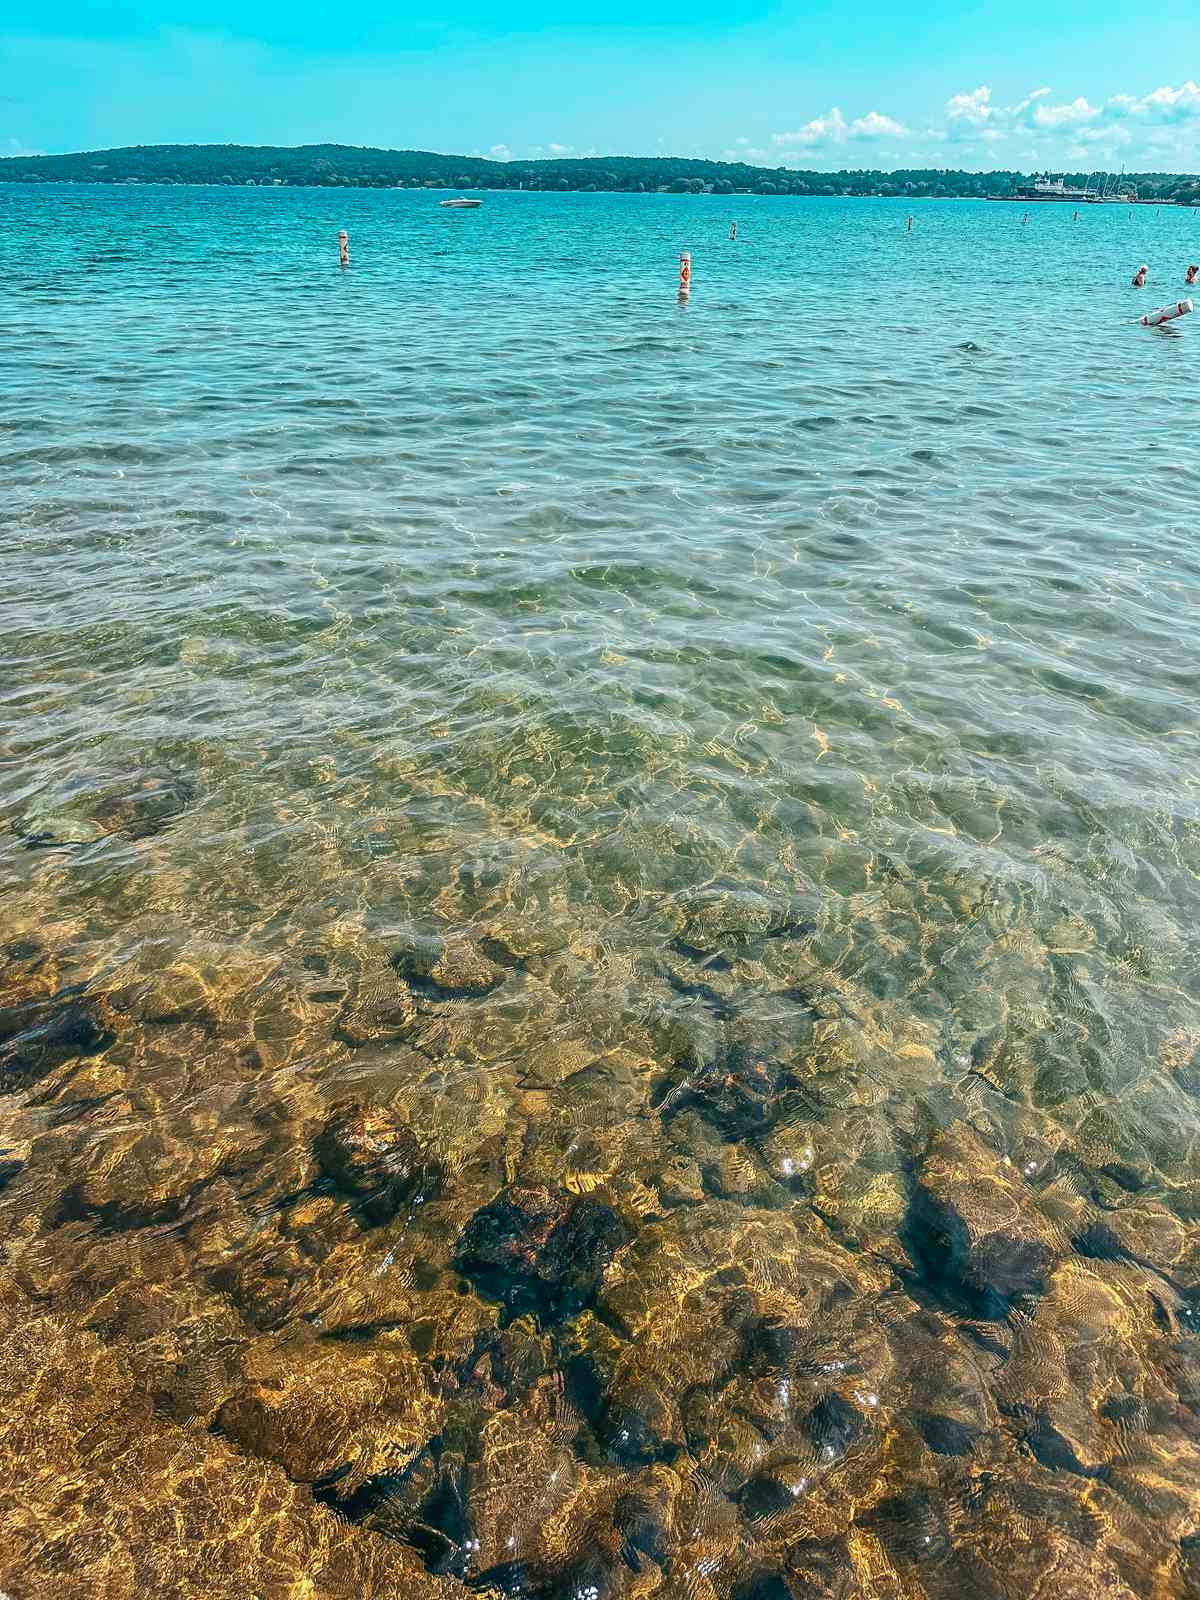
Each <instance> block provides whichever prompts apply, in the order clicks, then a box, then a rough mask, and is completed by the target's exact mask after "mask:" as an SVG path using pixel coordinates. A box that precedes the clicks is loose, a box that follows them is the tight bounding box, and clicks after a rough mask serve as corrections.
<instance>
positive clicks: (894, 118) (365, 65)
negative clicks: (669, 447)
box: [0, 0, 1200, 170]
mask: <svg viewBox="0 0 1200 1600" xmlns="http://www.w3.org/2000/svg"><path fill="white" fill-rule="evenodd" d="M14 13H15V8H14V10H12V11H8V13H7V14H8V15H9V16H10V17H11V18H13V20H12V21H10V22H8V23H7V24H6V23H4V22H0V153H2V154H5V155H16V154H21V153H25V152H27V151H42V150H45V151H62V150H79V149H96V148H103V147H108V146H113V145H122V144H136V143H142V144H153V143H167V142H171V143H174V142H193V141H196V142H201V141H204V142H207V141H218V142H224V141H232V142H237V143H244V144H301V143H314V142H323V141H336V142H340V143H346V144H372V145H388V146H393V147H397V148H416V149H429V150H445V151H453V152H458V153H471V152H474V153H478V154H483V155H487V154H494V155H497V156H499V157H501V158H502V159H503V158H505V157H507V156H510V155H511V156H513V157H523V156H532V155H549V154H577V155H582V154H671V155H704V156H715V157H732V158H740V159H745V160H748V161H751V162H756V163H761V164H765V165H771V166H778V165H791V166H804V167H818V168H834V167H841V166H884V167H891V166H905V165H915V166H955V167H959V166H961V167H970V168H977V169H978V168H989V167H1008V166H1011V167H1019V168H1022V169H1030V168H1035V167H1036V168H1042V167H1051V168H1056V167H1064V166H1066V167H1072V168H1085V169H1088V170H1091V169H1093V168H1102V167H1108V168H1116V167H1119V166H1120V165H1122V164H1124V165H1126V166H1127V167H1129V168H1130V170H1137V169H1149V168H1161V169H1166V170H1196V169H1197V168H1198V167H1200V85H1198V84H1197V82H1196V81H1194V80H1195V79H1197V78H1200V20H1198V16H1197V12H1196V10H1195V8H1194V6H1188V7H1183V6H1179V7H1178V8H1177V9H1172V7H1171V6H1168V8H1167V9H1166V10H1156V11H1154V12H1150V11H1147V10H1146V9H1144V8H1141V7H1136V6H1134V5H1133V4H1132V3H1131V0H1094V3H1084V0H1062V3H1061V4H1058V5H1054V4H1050V3H1047V0H1038V3H1034V0H953V3H951V0H926V3H924V4H922V5H918V6H914V7H913V8H912V9H911V10H907V8H904V9H902V8H897V7H895V6H889V5H884V4H882V3H881V0H862V3H861V4H857V5H850V4H847V3H846V0H810V3H806V4H797V3H791V0H785V3H782V4H772V3H769V0H723V3H721V4H718V3H717V0H693V3H691V4H686V5H685V4H673V5H672V4H668V3H666V0H641V3H638V0H615V3H613V4H611V5H610V6H609V7H608V8H607V9H606V10H605V11H604V12H602V13H601V12H599V11H588V10H580V9H577V8H567V7H563V6H561V5H556V4H552V3H550V0H516V3H515V4H513V5H511V6H509V7H507V8H506V7H502V6H497V5H495V4H490V3H486V0H460V3H459V4H457V5H456V6H455V7H454V8H453V16H452V20H449V21H447V20H446V17H445V14H444V12H443V11H442V10H441V9H440V8H437V7H435V6H434V5H433V4H432V0H416V3H415V4H412V5H409V6H405V5H404V4H403V0H401V4H400V5H396V4H394V3H390V4H384V3H383V0H359V3H357V4H355V5H352V6H337V5H330V4H328V3H327V0H326V3H321V4H318V3H317V0H246V3H238V0H208V3H207V4H200V3H198V0H157V3H155V4H150V3H148V0H111V3H104V0H62V3H59V4H56V5H55V6H53V7H47V8H46V10H45V12H42V11H41V10H40V8H38V10H37V11H35V9H34V8H32V7H26V8H24V14H23V16H22V17H21V18H20V26H19V27H18V26H17V25H16V17H15V14H14ZM35 16H44V17H45V18H46V19H47V20H46V21H45V22H38V21H35V20H33V19H34V18H35Z"/></svg>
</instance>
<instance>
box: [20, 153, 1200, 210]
mask: <svg viewBox="0 0 1200 1600" xmlns="http://www.w3.org/2000/svg"><path fill="white" fill-rule="evenodd" d="M1065 176H1066V179H1067V181H1068V183H1074V184H1083V183H1085V182H1087V180H1088V178H1089V176H1090V175H1089V174H1087V173H1067V174H1065ZM0 181H4V182H9V183H219V184H260V185H264V184H265V185H277V184H299V185H320V186H324V187H333V188H339V187H340V188H345V187H362V188H394V187H396V186H397V185H399V186H401V187H404V188H422V187H431V188H438V187H449V188H455V189H467V188H483V189H542V190H547V189H549V190H555V189H561V190H566V189H582V190H620V191H624V192H627V193H629V192H632V193H643V192H655V191H661V190H665V191H666V192H667V193H676V194H686V193H689V192H690V193H694V194H700V193H713V194H734V193H747V192H749V193H753V194H784V195H814V194H816V195H822V194H853V195H866V194H871V195H898V196H903V197H909V198H922V197H929V196H978V195H987V194H1009V193H1011V192H1012V190H1013V189H1014V188H1015V187H1016V186H1017V185H1018V184H1020V183H1023V182H1025V181H1027V180H1026V175H1025V174H1023V173H1020V172H1009V171H996V172H958V171H951V170H944V171H943V170H940V169H935V168H923V169H913V170H904V171H899V172H875V171H866V170H863V171H843V172H798V171H796V170H794V169H792V168H786V167H778V168H770V167H752V166H748V165H746V164H745V163H744V162H737V161H698V160H690V159H688V158H686V157H681V156H590V157H576V158H572V159H561V160H554V161H489V160H487V159H485V158H484V157H481V156H443V155H434V154H432V153H430V152H428V151H425V150H374V149H369V148H361V149H360V148H359V147H358V146H356V145H344V144H305V145H296V146H294V147H275V146H271V145H238V144H151V145H131V146H128V147H126V148H124V149H120V150H93V151H85V152H83V153H81V154H78V155H64V156H14V157H10V158H8V159H6V160H0ZM1123 182H1124V183H1125V184H1136V186H1137V190H1138V193H1139V195H1141V197H1142V198H1143V199H1148V198H1159V199H1164V200H1179V201H1182V202H1183V203H1184V204H1187V203H1190V202H1192V201H1200V178H1198V177H1196V176H1195V175H1187V174H1179V173H1169V172H1144V173H1130V174H1126V176H1125V178H1124V180H1123Z"/></svg>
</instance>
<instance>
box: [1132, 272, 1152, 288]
mask: <svg viewBox="0 0 1200 1600" xmlns="http://www.w3.org/2000/svg"><path fill="white" fill-rule="evenodd" d="M1148 270H1149V269H1148V268H1146V267H1144V266H1143V267H1139V268H1138V269H1137V271H1136V272H1135V273H1134V275H1133V277H1132V279H1131V280H1130V281H1131V282H1132V284H1133V287H1134V288H1135V289H1144V288H1145V287H1146V273H1147V271H1148Z"/></svg>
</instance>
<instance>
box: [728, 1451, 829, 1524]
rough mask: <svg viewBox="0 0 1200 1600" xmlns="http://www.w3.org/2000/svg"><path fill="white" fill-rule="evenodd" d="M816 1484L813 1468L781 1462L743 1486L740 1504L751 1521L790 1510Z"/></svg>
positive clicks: (801, 1463)
mask: <svg viewBox="0 0 1200 1600" xmlns="http://www.w3.org/2000/svg"><path fill="white" fill-rule="evenodd" d="M812 1485H813V1477H812V1469H811V1467H807V1466H806V1465H805V1464H804V1463H803V1462H802V1461H780V1462H777V1463H776V1464H775V1465H774V1466H773V1467H769V1468H767V1470H766V1471H765V1472H759V1473H756V1474H755V1476H754V1477H753V1478H751V1479H750V1480H749V1482H747V1483H745V1484H744V1485H743V1486H742V1489H741V1492H740V1493H739V1495H738V1505H739V1506H740V1507H741V1511H742V1515H743V1516H744V1517H746V1518H747V1519H748V1520H750V1521H752V1522H757V1521H759V1520H760V1519H763V1518H770V1517H778V1516H781V1515H782V1514H783V1513H784V1512H787V1511H791V1510H792V1509H793V1508H794V1507H795V1505H796V1503H797V1501H799V1500H801V1499H803V1497H804V1496H805V1495H806V1494H808V1492H809V1491H810V1489H811V1488H812Z"/></svg>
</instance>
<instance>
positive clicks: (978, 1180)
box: [904, 1129, 1061, 1320]
mask: <svg viewBox="0 0 1200 1600" xmlns="http://www.w3.org/2000/svg"><path fill="white" fill-rule="evenodd" d="M904 1232H905V1244H906V1246H907V1249H908V1252H909V1256H910V1258H911V1259H912V1262H913V1264H914V1266H915V1267H916V1268H917V1270H918V1272H919V1273H920V1275H921V1278H922V1280H923V1282H924V1285H925V1287H926V1288H928V1289H929V1290H931V1291H932V1292H933V1293H934V1294H935V1295H938V1296H940V1297H941V1298H943V1299H945V1300H948V1301H949V1302H950V1303H952V1304H953V1305H955V1306H957V1307H959V1308H962V1309H965V1310H967V1311H969V1312H970V1313H971V1314H972V1315H975V1316H979V1317H984V1318H989V1319H993V1320H997V1319H1000V1318H1003V1317H1005V1316H1007V1314H1008V1312H1009V1310H1010V1309H1011V1308H1012V1306H1013V1305H1014V1304H1015V1303H1016V1302H1017V1301H1019V1300H1021V1299H1022V1298H1024V1297H1025V1296H1027V1295H1036V1294H1041V1293H1042V1292H1043V1291H1044V1289H1045V1286H1046V1279H1047V1276H1048V1274H1049V1272H1050V1270H1051V1268H1052V1267H1053V1265H1054V1263H1055V1261H1056V1259H1057V1258H1058V1256H1059V1255H1060V1254H1061V1241H1060V1240H1059V1238H1058V1235H1057V1234H1056V1232H1055V1230H1054V1229H1053V1228H1052V1227H1051V1225H1050V1223H1049V1222H1048V1221H1047V1220H1046V1218H1045V1217H1044V1216H1042V1214H1041V1213H1040V1212H1039V1211H1038V1209H1037V1207H1036V1205H1035V1203H1034V1200H1033V1197H1032V1195H1031V1194H1030V1193H1029V1191H1028V1190H1027V1189H1026V1188H1025V1186H1024V1185H1023V1183H1022V1181H1021V1180H1020V1178H1018V1177H1017V1176H1016V1175H1015V1174H1014V1173H1013V1171H1012V1169H1011V1168H1004V1167H1002V1166H1001V1164H1000V1162H999V1161H998V1160H997V1158H996V1157H995V1156H994V1155H993V1154H992V1152H991V1151H990V1150H988V1149H987V1147H986V1146H985V1145H983V1144H982V1143H981V1141H980V1140H979V1139H977V1138H976V1137H975V1135H974V1134H972V1133H969V1132H968V1131H967V1130H966V1129H955V1130H953V1131H951V1132H949V1133H945V1134H942V1135H941V1136H939V1137H938V1138H937V1139H936V1140H935V1141H934V1143H933V1145H932V1146H931V1148H930V1150H929V1152H928V1154H927V1155H926V1156H925V1159H924V1160H923V1161H922V1162H921V1164H920V1167H919V1169H918V1173H917V1183H916V1187H915V1188H914V1191H913V1195H912V1199H911V1201H910V1203H909V1208H908V1215H907V1218H906V1220H905V1230H904Z"/></svg>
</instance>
